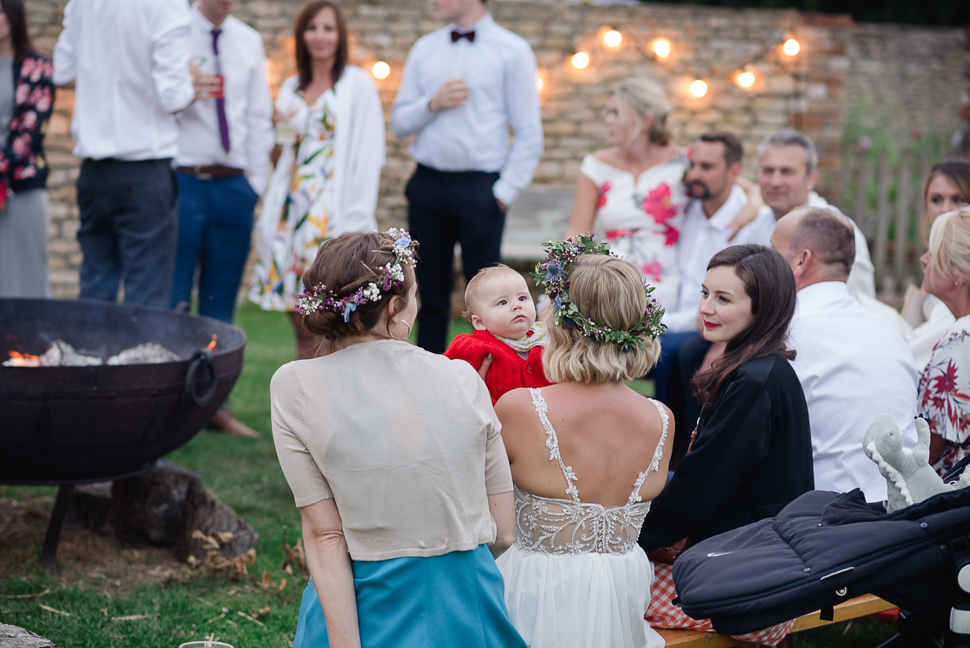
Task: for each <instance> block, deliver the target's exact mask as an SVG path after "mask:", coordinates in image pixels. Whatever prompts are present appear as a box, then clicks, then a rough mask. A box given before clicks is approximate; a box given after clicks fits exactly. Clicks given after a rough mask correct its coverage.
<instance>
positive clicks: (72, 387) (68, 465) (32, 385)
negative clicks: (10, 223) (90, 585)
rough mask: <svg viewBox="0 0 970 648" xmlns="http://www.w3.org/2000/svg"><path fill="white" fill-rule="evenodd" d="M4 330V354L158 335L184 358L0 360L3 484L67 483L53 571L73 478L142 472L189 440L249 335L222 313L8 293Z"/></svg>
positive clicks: (105, 348) (60, 500)
mask: <svg viewBox="0 0 970 648" xmlns="http://www.w3.org/2000/svg"><path fill="white" fill-rule="evenodd" d="M0 334H2V335H0V357H6V356H7V355H8V354H10V352H16V353H21V354H22V353H29V354H34V355H37V354H40V353H42V352H43V351H44V350H45V349H46V348H47V347H48V346H49V345H50V344H51V343H52V342H53V341H54V340H56V339H61V340H64V341H65V342H67V343H68V344H70V345H71V346H73V347H74V348H76V349H78V350H79V352H83V353H84V354H85V355H95V356H101V357H109V356H112V355H115V354H118V353H120V352H121V351H123V350H125V349H129V348H131V347H134V346H137V345H140V344H144V343H148V342H154V343H157V344H160V345H162V346H163V347H165V348H166V349H168V350H170V351H172V352H173V353H175V354H176V355H178V357H179V360H178V361H172V362H162V363H158V364H139V365H97V366H83V367H4V366H0V421H2V424H0V483H2V484H15V485H26V484H34V485H40V484H44V485H56V486H59V487H60V488H59V490H58V494H57V499H56V500H55V503H54V511H53V513H52V514H51V521H50V523H49V525H48V528H47V534H46V537H45V539H44V553H43V559H44V564H45V566H47V567H48V568H49V569H56V564H57V563H56V560H57V557H56V556H57V554H56V552H57V542H58V540H59V537H60V531H61V527H62V525H63V522H64V516H65V514H66V512H67V504H68V502H69V500H70V496H71V491H72V490H73V488H74V485H76V484H84V483H93V482H102V481H109V480H113V479H119V478H124V477H131V476H134V475H137V474H139V473H141V472H143V471H144V470H146V469H147V468H149V467H150V466H151V465H152V464H154V462H155V461H156V460H157V459H159V458H160V457H163V456H164V455H166V454H168V453H169V452H171V451H172V450H175V449H176V448H178V447H180V446H182V445H183V444H185V443H186V442H188V441H189V439H191V438H192V437H193V436H194V435H195V434H196V433H197V432H198V431H199V430H200V429H202V428H203V427H204V426H205V424H206V423H207V422H208V421H209V419H211V418H212V415H213V414H214V413H215V411H216V410H217V409H218V408H219V406H220V405H221V404H222V402H223V401H224V400H225V399H226V397H227V396H228V395H229V392H230V391H231V390H232V387H233V385H234V384H235V382H236V379H237V378H238V377H239V373H240V372H241V371H242V364H243V348H244V347H245V344H246V336H245V334H244V333H243V332H242V331H241V330H239V329H238V328H236V327H234V326H232V325H230V324H226V323H225V322H220V321H217V320H212V319H209V318H205V317H193V316H191V315H186V314H183V313H176V312H174V311H170V310H164V309H158V308H148V307H144V306H130V305H124V304H112V303H108V302H95V301H86V300H76V301H55V300H42V299H0ZM213 339H215V340H216V346H215V350H214V351H209V350H207V348H206V347H207V346H209V345H210V343H211V341H212V340H213Z"/></svg>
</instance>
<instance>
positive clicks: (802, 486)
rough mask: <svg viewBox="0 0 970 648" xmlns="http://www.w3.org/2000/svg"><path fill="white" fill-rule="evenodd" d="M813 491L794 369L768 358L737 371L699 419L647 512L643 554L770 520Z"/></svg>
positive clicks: (802, 400) (805, 420)
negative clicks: (688, 444)
mask: <svg viewBox="0 0 970 648" xmlns="http://www.w3.org/2000/svg"><path fill="white" fill-rule="evenodd" d="M814 488H815V477H814V473H813V471H812V439H811V430H810V428H809V421H808V406H807V405H806V404H805V395H804V394H803V393H802V386H801V384H800V383H799V382H798V376H797V375H795V370H794V369H792V367H791V365H790V364H789V363H788V361H787V360H785V359H784V358H782V357H781V356H780V355H777V354H774V355H770V356H766V357H763V358H757V359H755V360H750V361H748V362H746V363H744V364H743V365H741V366H740V367H738V368H737V369H736V370H735V371H734V372H733V373H732V374H731V375H730V376H729V377H728V379H727V381H725V383H724V384H723V385H722V386H721V390H720V393H718V395H717V398H716V399H715V401H714V405H713V406H712V407H705V408H704V409H703V411H702V412H701V417H700V423H699V424H698V430H697V437H696V438H695V439H694V445H693V447H692V448H691V450H690V451H689V452H688V453H687V454H686V455H685V456H684V458H683V460H682V461H681V462H680V466H679V467H678V468H677V471H676V472H675V473H674V476H673V478H672V479H671V481H670V483H669V484H667V486H666V487H665V488H664V490H663V492H661V493H660V495H659V496H657V498H656V499H655V500H653V504H651V507H650V513H649V514H648V515H647V518H646V520H645V521H644V523H643V528H642V530H641V531H640V539H639V543H640V546H641V547H643V549H644V550H645V551H650V550H651V549H656V548H658V547H664V546H668V545H671V544H673V543H675V542H677V541H678V540H680V539H682V538H685V537H689V538H690V540H691V542H692V543H697V542H700V541H701V540H703V539H705V538H708V537H710V536H713V535H717V534H718V533H723V532H725V531H730V530H731V529H736V528H738V527H740V526H744V525H746V524H750V523H751V522H757V521H758V520H761V519H763V518H766V517H772V516H774V515H776V514H777V513H778V512H779V511H780V510H781V509H782V508H784V507H785V505H786V504H788V503H789V502H791V501H792V500H794V499H795V498H796V497H798V496H799V495H802V494H803V493H806V492H808V491H810V490H814Z"/></svg>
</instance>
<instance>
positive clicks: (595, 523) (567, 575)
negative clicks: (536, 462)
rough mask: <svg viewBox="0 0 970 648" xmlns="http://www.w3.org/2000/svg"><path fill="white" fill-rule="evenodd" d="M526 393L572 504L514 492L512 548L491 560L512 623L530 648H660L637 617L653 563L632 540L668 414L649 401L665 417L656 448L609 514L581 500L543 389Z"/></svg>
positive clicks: (518, 490) (643, 606)
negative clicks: (501, 580) (500, 579)
mask: <svg viewBox="0 0 970 648" xmlns="http://www.w3.org/2000/svg"><path fill="white" fill-rule="evenodd" d="M529 391H530V393H531V394H532V403H533V405H534V406H535V409H536V413H537V414H538V415H539V421H540V422H541V423H542V427H543V428H544V429H545V431H546V446H547V447H548V448H549V459H550V460H551V461H552V460H554V461H556V462H558V463H559V467H560V468H561V469H562V473H563V476H564V477H565V478H566V486H567V488H566V491H565V492H566V494H567V495H568V496H569V497H570V499H555V498H549V497H539V496H538V495H533V494H532V493H529V492H527V491H524V490H522V489H521V488H519V487H518V486H516V487H515V543H514V545H513V546H512V547H511V548H510V549H509V550H508V551H506V552H505V553H504V554H502V556H500V557H499V559H498V560H497V563H498V567H499V570H500V571H501V572H502V576H503V577H504V578H505V603H506V605H507V606H508V609H509V618H510V619H511V620H512V625H514V626H515V627H516V629H517V630H518V631H519V632H520V633H521V634H522V638H523V639H525V642H526V644H527V645H529V646H531V648H546V647H548V648H553V647H555V648H606V647H613V648H645V647H646V648H654V647H658V648H659V647H662V646H663V645H664V641H663V639H662V638H661V637H660V635H659V634H657V633H656V632H655V631H654V630H653V629H651V628H650V627H649V626H648V625H647V624H646V622H645V621H644V620H643V613H644V612H646V610H647V604H648V603H649V601H650V585H651V583H652V582H653V566H652V565H651V564H650V561H649V560H648V559H647V556H646V554H644V553H643V550H642V549H641V548H640V546H639V545H638V544H637V536H638V535H639V534H640V527H641V526H642V525H643V519H644V518H645V517H646V515H647V512H648V511H649V510H650V502H643V501H641V499H640V495H639V493H640V487H641V486H642V485H643V480H644V479H646V477H647V475H649V474H650V473H651V472H653V471H655V470H657V468H658V466H659V464H660V458H661V457H662V456H663V444H664V439H665V438H666V436H667V421H668V419H667V413H666V412H665V411H664V408H663V406H661V405H660V404H659V403H657V402H656V401H651V402H652V403H653V404H654V405H656V406H657V410H658V411H659V412H660V416H661V418H662V419H663V434H662V435H661V437H660V443H658V444H657V448H656V450H655V451H654V453H653V459H652V461H651V462H650V465H649V466H648V467H647V469H646V470H644V471H643V472H642V473H640V475H639V476H638V477H637V480H636V483H634V485H633V492H632V493H630V497H629V498H628V499H627V503H626V504H625V505H624V506H620V507H617V508H611V509H607V508H606V507H604V506H602V505H600V504H590V503H584V502H583V501H582V500H580V498H579V490H578V489H577V488H576V484H575V482H577V481H579V480H578V478H577V477H576V475H575V473H574V472H573V469H572V468H570V467H569V466H567V465H566V464H565V463H564V462H563V460H562V457H561V456H560V454H559V439H558V437H557V436H556V431H555V430H554V429H553V427H552V424H551V423H550V422H549V418H548V417H547V416H546V409H547V408H546V401H545V399H544V398H543V397H542V392H541V390H539V389H530V390H529Z"/></svg>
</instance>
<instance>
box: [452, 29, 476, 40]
mask: <svg viewBox="0 0 970 648" xmlns="http://www.w3.org/2000/svg"><path fill="white" fill-rule="evenodd" d="M462 38H467V39H468V42H469V43H474V42H475V30H474V29H473V30H471V31H470V32H465V33H464V34H463V33H461V32H460V31H458V30H457V29H452V30H451V42H452V43H457V42H458V41H460V40H461V39H462Z"/></svg>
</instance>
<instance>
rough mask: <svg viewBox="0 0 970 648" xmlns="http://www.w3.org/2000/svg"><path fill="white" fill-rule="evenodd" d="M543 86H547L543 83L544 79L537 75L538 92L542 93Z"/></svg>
mask: <svg viewBox="0 0 970 648" xmlns="http://www.w3.org/2000/svg"><path fill="white" fill-rule="evenodd" d="M543 85H545V84H544V83H543V82H542V77H541V76H539V75H538V74H537V75H536V90H539V91H541V90H542V86H543Z"/></svg>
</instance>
